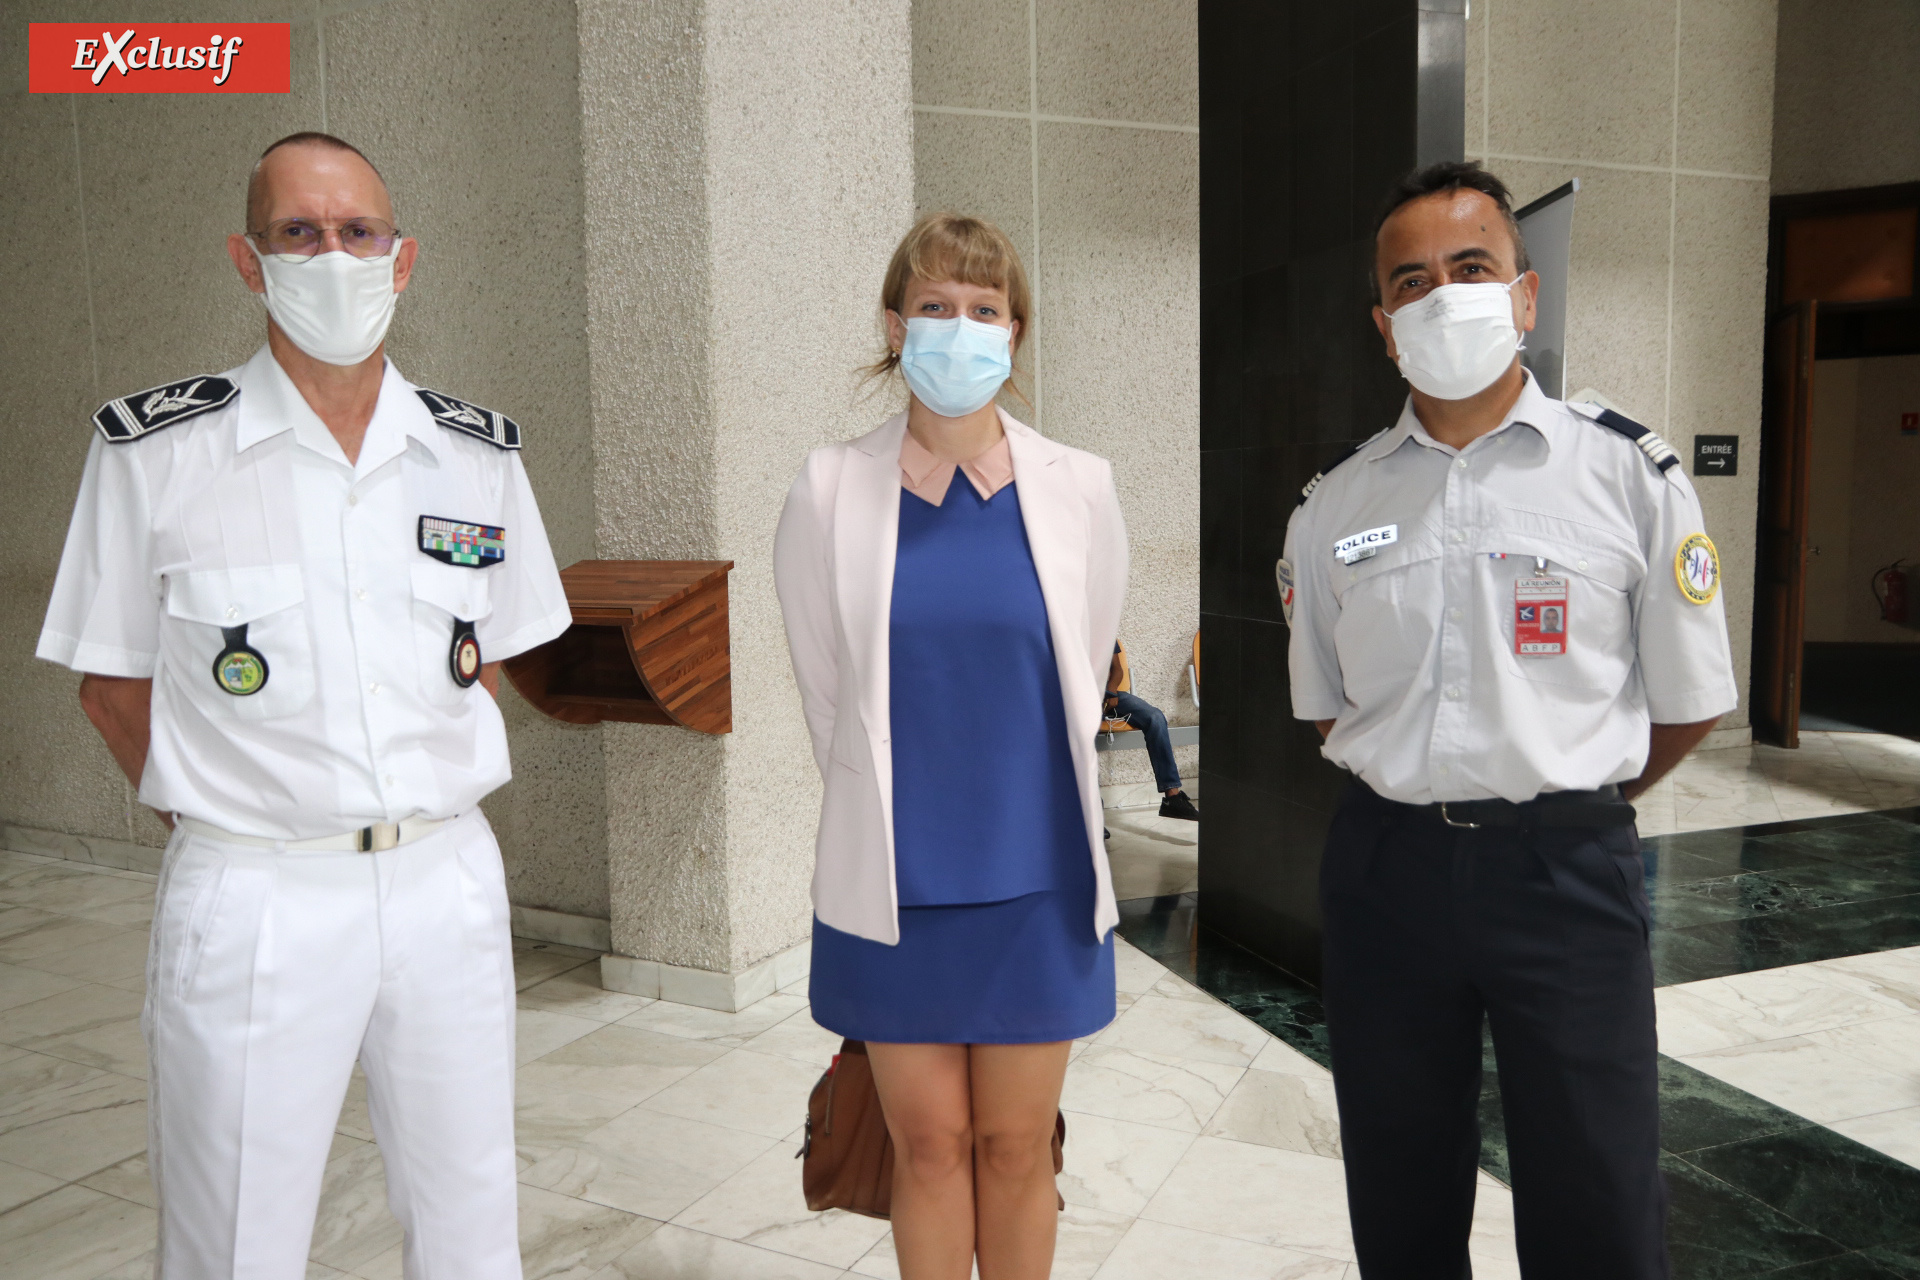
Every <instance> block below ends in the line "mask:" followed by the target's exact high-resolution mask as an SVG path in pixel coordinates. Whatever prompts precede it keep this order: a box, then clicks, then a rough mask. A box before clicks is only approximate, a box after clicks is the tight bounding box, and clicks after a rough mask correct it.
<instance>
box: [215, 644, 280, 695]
mask: <svg viewBox="0 0 1920 1280" xmlns="http://www.w3.org/2000/svg"><path fill="white" fill-rule="evenodd" d="M213 678H214V679H215V680H216V681H218V682H219V685H220V687H221V688H222V689H225V690H226V691H227V692H228V693H230V694H232V695H234V696H235V697H236V698H244V697H246V696H247V695H248V694H250V693H258V692H260V690H262V689H264V688H265V687H266V684H267V660H266V659H265V658H263V657H261V656H260V654H259V651H258V650H254V649H229V650H228V651H227V652H225V653H223V654H221V655H220V656H219V657H218V658H215V659H214V660H213Z"/></svg>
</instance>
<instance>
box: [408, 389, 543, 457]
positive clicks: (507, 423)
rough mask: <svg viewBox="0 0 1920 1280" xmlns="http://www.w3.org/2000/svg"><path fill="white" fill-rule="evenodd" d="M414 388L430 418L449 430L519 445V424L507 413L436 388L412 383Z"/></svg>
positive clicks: (509, 445)
mask: <svg viewBox="0 0 1920 1280" xmlns="http://www.w3.org/2000/svg"><path fill="white" fill-rule="evenodd" d="M414 391H415V393H416V394H418V395H419V397H420V400H421V403H423V404H425V405H426V406H427V412H428V413H430V414H432V415H433V420H434V421H435V422H437V423H439V424H440V425H441V426H443V427H446V428H447V429H448V430H450V431H464V432H466V433H467V434H468V435H470V436H473V437H475V438H476V439H480V440H485V441H486V442H487V443H488V444H490V445H492V446H493V447H494V448H496V449H518V448H519V447H520V424H519V423H517V422H515V421H514V420H513V419H512V418H509V417H508V416H507V415H506V414H504V413H495V412H494V411H493V410H492V409H482V408H481V407H480V406H479V405H477V404H468V403H467V402H466V401H465V400H456V399H454V398H453V397H452V396H450V395H445V394H443V393H441V392H438V391H428V390H427V389H426V388H425V387H415V388H414Z"/></svg>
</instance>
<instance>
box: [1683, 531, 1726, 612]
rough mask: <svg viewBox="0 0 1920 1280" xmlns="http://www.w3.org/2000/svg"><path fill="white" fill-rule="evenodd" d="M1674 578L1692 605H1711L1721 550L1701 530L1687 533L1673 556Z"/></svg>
mask: <svg viewBox="0 0 1920 1280" xmlns="http://www.w3.org/2000/svg"><path fill="white" fill-rule="evenodd" d="M1673 577H1674V581H1676V582H1678V583H1679V584H1680V594H1681V595H1683V596H1685V597H1686V598H1687V599H1689V600H1691V601H1693V602H1694V603H1695V604H1710V603H1712V601H1713V597H1714V596H1715V595H1716V594H1717V593H1718V592H1719V590H1720V553H1719V552H1718V551H1716V550H1714V547H1713V539H1712V538H1709V537H1708V536H1707V535H1706V534H1704V533H1690V534H1688V535H1687V536H1686V537H1685V538H1684V539H1682V540H1681V542H1680V550H1679V551H1677V552H1675V553H1674V557H1673Z"/></svg>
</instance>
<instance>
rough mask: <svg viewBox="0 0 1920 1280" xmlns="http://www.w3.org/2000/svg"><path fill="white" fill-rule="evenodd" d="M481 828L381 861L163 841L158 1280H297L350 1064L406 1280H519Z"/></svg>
mask: <svg viewBox="0 0 1920 1280" xmlns="http://www.w3.org/2000/svg"><path fill="white" fill-rule="evenodd" d="M507 921H508V917H507V897H506V883H505V876H504V873H503V871H502V868H501V865H500V848H499V846H498V845H497V844H496V843H495V842H494V838H493V831H492V828H490V827H489V826H488V825H487V820H486V818H485V817H484V816H483V815H482V814H481V813H480V812H479V810H477V809H476V810H473V811H471V812H469V813H468V814H466V815H464V816H463V817H461V818H459V819H457V820H455V821H453V822H449V823H448V824H447V825H445V826H443V827H441V828H440V829H439V830H437V831H434V832H433V833H432V834H430V835H427V836H424V837H422V838H420V839H419V840H416V841H414V842H413V843H411V844H407V845H403V846H401V847H400V848H397V849H390V850H387V851H385V852H382V853H333V852H324V853H323V852H302V851H286V852H276V851H275V850H273V849H267V848H250V847H246V846H242V845H237V844H233V843H229V842H226V841H221V840H215V839H210V838H208V837H206V836H202V835H195V834H191V833H187V832H185V831H175V832H174V836H173V840H172V841H171V843H170V844H169V845H168V846H167V854H166V865H165V868H164V870H163V872H162V875H161V881H160V891H159V906H158V910H157V912H156V914H155V922H154V930H153V949H152V953H151V955H150V957H149V959H148V963H147V1003H146V1013H145V1017H144V1019H143V1025H144V1027H145V1030H146V1036H147V1047H148V1052H149V1054H150V1057H151V1061H152V1082H151V1086H150V1088H151V1109H150V1113H149V1114H150V1116H151V1121H150V1127H151V1135H150V1150H149V1153H148V1159H149V1161H150V1163H151V1166H152V1170H153V1180H154V1186H155V1189H156V1191H157V1192H158V1193H159V1197H160V1264H159V1272H158V1276H159V1280H229V1278H231V1280H302V1278H303V1277H304V1276H305V1275H306V1272H307V1251H308V1249H309V1248H310V1247H311V1244H312V1238H313V1224H314V1213H315V1209H316V1207H317V1205H318V1203H319V1198H320V1183H321V1176H322V1173H323V1171H324V1170H325V1167H326V1162H327V1151H328V1148H329V1146H330V1145H331V1143H332V1140H333V1132H334V1127H335V1125H336V1124H337V1123H338V1122H339V1116H340V1107H341V1104H342V1102H343V1101H344V1100H345V1097H346V1092H347V1083H348V1079H349V1077H350V1076H351V1074H352V1070H353V1064H354V1060H355V1059H356V1058H358V1059H359V1061H360V1063H361V1064H362V1067H363V1069H364V1070H365V1072H366V1076H367V1098H368V1104H369V1110H370V1111H371V1114H372V1120H373V1131H374V1136H375V1138H377V1139H378V1141H379V1144H380V1153H381V1156H382V1158H383V1160H384V1161H385V1164H386V1176H387V1203H388V1205H389V1206H390V1207H391V1208H392V1210H393V1213H394V1216H395V1217H397V1218H398V1219H399V1220H400V1224H401V1226H402V1227H403V1228H405V1230H406V1246H405V1268H406V1275H407V1277H408V1280H521V1272H520V1249H519V1229H518V1214H517V1204H518V1200H517V1193H516V1188H515V1177H516V1172H517V1170H516V1165H515V1160H514V1145H513V1020H514V1015H513V1008H514V983H513V946H512V942H511V939H510V937H509V935H508V929H507Z"/></svg>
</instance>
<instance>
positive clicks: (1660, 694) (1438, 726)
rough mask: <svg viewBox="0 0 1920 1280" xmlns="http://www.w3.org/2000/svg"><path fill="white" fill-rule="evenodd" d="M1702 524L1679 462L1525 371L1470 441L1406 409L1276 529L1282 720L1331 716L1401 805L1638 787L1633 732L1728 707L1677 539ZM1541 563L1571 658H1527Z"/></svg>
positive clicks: (1711, 613) (1686, 547) (1710, 612)
mask: <svg viewBox="0 0 1920 1280" xmlns="http://www.w3.org/2000/svg"><path fill="white" fill-rule="evenodd" d="M1649 439H1650V440H1654V441H1657V437H1649ZM1655 452H1656V453H1661V454H1663V455H1664V456H1669V457H1670V456H1671V454H1670V453H1668V452H1667V451H1665V450H1664V447H1662V446H1657V445H1656V448H1655ZM1705 532H1706V531H1705V526H1704V523H1703V522H1702V520H1701V516H1700V502H1699V499H1698V498H1697V497H1696V496H1695V495H1694V492H1693V487H1692V486H1691V485H1690V484H1689V483H1688V482H1687V479H1686V477H1685V476H1684V475H1682V474H1681V469H1680V468H1679V467H1678V466H1670V467H1668V468H1667V469H1666V470H1661V469H1660V468H1659V467H1658V466H1657V465H1656V464H1655V462H1654V461H1653V459H1652V458H1651V457H1650V456H1649V454H1648V453H1647V452H1644V451H1643V449H1642V447H1641V446H1640V445H1639V444H1637V443H1636V442H1635V441H1633V440H1630V439H1628V438H1627V437H1626V436H1624V435H1622V434H1620V432H1618V431H1616V430H1614V429H1612V428H1610V427H1608V426H1605V425H1602V424H1601V423H1599V422H1597V421H1595V420H1594V419H1592V418H1590V417H1587V416H1585V415H1583V414H1581V413H1579V412H1576V411H1574V410H1573V409H1570V408H1569V407H1568V406H1566V405H1565V404H1563V403H1561V402H1560V401H1558V400H1551V399H1548V398H1547V397H1546V396H1545V395H1544V394H1542V393H1541V392H1540V390H1539V389H1538V388H1537V387H1536V386H1535V385H1534V382H1533V379H1532V377H1531V376H1529V377H1528V378H1527V381H1526V386H1525V388H1524V389H1523V390H1522V392H1521V395H1520V399H1519V400H1518V402H1516V403H1515V405H1514V407H1513V411H1512V412H1511V413H1510V414H1508V415H1507V419H1506V421H1504V422H1503V423H1501V425H1500V426H1499V427H1498V428H1497V429H1496V430H1494V431H1493V432H1491V433H1489V434H1487V435H1484V436H1481V437H1480V438H1479V439H1477V440H1474V441H1473V442H1472V443H1470V444H1469V445H1468V446H1467V447H1466V448H1465V449H1454V448H1451V447H1449V446H1447V445H1444V444H1441V443H1439V442H1438V441H1436V440H1435V439H1433V437H1431V436H1429V435H1428V434H1427V432H1426V430H1425V429H1424V428H1423V427H1422V426H1421V425H1420V421H1419V419H1418V418H1417V417H1415V416H1414V412H1413V405H1412V402H1411V400H1409V401H1408V404H1407V406H1406V408H1405V409H1403V410H1402V411H1401V414H1400V419H1399V421H1398V422H1397V423H1396V424H1395V425H1394V427H1393V428H1392V429H1391V430H1389V431H1386V432H1383V433H1382V434H1381V435H1379V436H1377V437H1375V438H1374V439H1373V440H1370V441H1368V442H1367V443H1366V444H1365V445H1363V446H1362V447H1361V448H1360V449H1359V450H1358V451H1357V452H1355V453H1354V454H1353V455H1352V456H1351V457H1349V458H1348V459H1346V460H1345V461H1344V462H1342V463H1340V464H1339V465H1338V466H1336V467H1335V468H1334V469H1333V470H1331V471H1329V472H1328V473H1327V474H1326V476H1325V478H1324V479H1322V480H1321V481H1320V482H1319V483H1318V484H1317V485H1316V486H1314V487H1313V488H1312V490H1311V493H1310V496H1309V497H1308V499H1307V500H1306V501H1305V502H1304V503H1303V504H1302V505H1301V506H1299V507H1298V508H1297V509H1296V510H1295V512H1294V515H1293V519H1292V521H1291V523H1290V524H1289V525H1288V528H1287V544H1286V561H1287V565H1288V566H1290V567H1291V573H1292V577H1293V580H1294V589H1295V595H1294V600H1293V603H1292V618H1291V622H1292V637H1291V644H1290V649H1289V655H1288V657H1289V669H1290V674H1291V676H1292V683H1293V710H1294V715H1295V716H1297V717H1299V718H1300V719H1303V720H1333V721H1334V722H1335V723H1334V727H1333V731H1332V733H1331V735H1330V736H1329V737H1328V739H1327V742H1326V745H1325V747H1324V749H1323V750H1324V754H1325V755H1326V757H1327V758H1328V759H1330V760H1332V761H1333V762H1334V763H1336V764H1339V765H1341V766H1343V767H1345V768H1346V769H1348V770H1350V771H1351V772H1353V773H1354V774H1355V775H1357V776H1358V777H1359V778H1360V779H1361V780H1362V781H1364V782H1366V784H1367V785H1368V786H1370V787H1372V788H1373V789H1374V790H1375V791H1376V792H1378V793H1379V794H1381V795H1383V796H1386V797H1387V798H1389V799H1392V800H1398V801H1401V802H1403V803H1407V804H1431V803H1433V802H1435V801H1443V800H1485V799H1493V798H1496V797H1498V798H1501V799H1506V800H1512V801H1524V800H1529V799H1531V798H1532V797H1534V796H1535V795H1538V794H1539V793H1541V792H1543V791H1584V790H1592V789H1594V788H1597V787H1601V786H1604V785H1605V784H1607V783H1610V782H1623V781H1626V780H1629V779H1632V778H1635V777H1638V776H1639V774H1640V772H1641V770H1642V769H1644V768H1645V767H1646V758H1647V744H1648V726H1649V721H1657V722H1660V723H1663V724H1684V723H1690V722H1694V721H1699V720H1705V719H1708V718H1710V717H1713V716H1718V715H1723V714H1725V713H1726V712H1728V711H1731V710H1733V708H1734V707H1735V706H1736V705H1738V702H1739V694H1738V691H1737V689H1736V687H1735V685H1734V678H1733V663H1732V658H1731V655H1730V654H1729V652H1728V647H1727V627H1726V617H1725V612H1724V606H1723V604H1722V602H1721V599H1720V596H1719V593H1718V585H1719V584H1718V568H1719V566H1718V562H1717V553H1715V552H1714V551H1713V550H1712V548H1711V545H1710V544H1708V545H1707V546H1705V547H1702V545H1701V543H1700V542H1699V541H1695V542H1693V543H1691V544H1689V539H1690V538H1695V537H1696V536H1698V537H1700V538H1704V534H1705ZM1352 539H1361V541H1359V542H1354V541H1349V540H1352ZM1341 544H1345V545H1341ZM1337 546H1338V547H1339V550H1336V547H1337ZM1367 546H1371V547H1372V548H1373V553H1372V554H1371V555H1365V554H1356V553H1360V552H1364V550H1365V548H1366V547H1367ZM1349 561H1350V563H1349ZM1543 566H1544V571H1545V573H1544V575H1543V576H1547V577H1553V578H1560V579H1564V580H1565V582H1566V584H1567V589H1568V599H1567V602H1566V605H1565V625H1566V628H1567V633H1566V650H1567V651H1566V652H1565V653H1561V654H1555V655H1549V656H1533V655H1526V656H1523V655H1521V654H1518V653H1516V652H1515V645H1514V630H1515V611H1516V600H1515V582H1516V580H1518V579H1520V578H1523V577H1527V578H1531V577H1535V576H1537V575H1536V571H1537V570H1538V569H1540V568H1541V567H1543ZM1688 569H1690V570H1691V572H1692V574H1693V577H1692V578H1691V579H1688V581H1689V582H1690V583H1691V592H1692V594H1689V589H1688V588H1687V587H1686V586H1683V579H1685V578H1686V574H1685V572H1682V570H1688ZM1702 596H1705V597H1706V599H1705V602H1704V603H1702V602H1700V597H1702ZM1548 620H1549V621H1550V622H1558V621H1560V619H1559V618H1558V617H1557V616H1551V615H1550V616H1549V619H1548Z"/></svg>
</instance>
